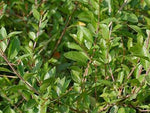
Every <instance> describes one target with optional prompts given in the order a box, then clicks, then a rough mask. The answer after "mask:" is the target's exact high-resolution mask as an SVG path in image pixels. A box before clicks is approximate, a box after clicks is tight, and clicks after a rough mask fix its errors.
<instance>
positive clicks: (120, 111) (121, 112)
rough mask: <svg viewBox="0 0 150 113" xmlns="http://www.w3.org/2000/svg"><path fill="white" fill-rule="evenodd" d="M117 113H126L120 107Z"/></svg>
mask: <svg viewBox="0 0 150 113" xmlns="http://www.w3.org/2000/svg"><path fill="white" fill-rule="evenodd" d="M118 113H127V112H126V110H125V108H123V107H121V108H119V110H118Z"/></svg>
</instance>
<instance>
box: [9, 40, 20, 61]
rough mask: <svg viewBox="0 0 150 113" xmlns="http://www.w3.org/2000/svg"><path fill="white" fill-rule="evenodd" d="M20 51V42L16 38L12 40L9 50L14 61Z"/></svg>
mask: <svg viewBox="0 0 150 113" xmlns="http://www.w3.org/2000/svg"><path fill="white" fill-rule="evenodd" d="M19 50H20V41H19V39H18V38H17V37H15V38H13V39H12V41H11V43H10V46H9V50H8V56H9V58H10V59H13V58H14V57H16V55H17V54H18V52H19Z"/></svg>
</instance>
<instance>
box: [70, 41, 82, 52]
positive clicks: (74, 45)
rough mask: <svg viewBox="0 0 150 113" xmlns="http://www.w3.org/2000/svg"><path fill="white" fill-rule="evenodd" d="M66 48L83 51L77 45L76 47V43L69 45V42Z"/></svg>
mask: <svg viewBox="0 0 150 113" xmlns="http://www.w3.org/2000/svg"><path fill="white" fill-rule="evenodd" d="M67 46H68V48H70V49H75V50H79V51H82V50H83V49H82V48H81V47H80V46H79V45H77V44H76V43H70V42H68V43H67Z"/></svg>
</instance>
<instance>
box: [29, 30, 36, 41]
mask: <svg viewBox="0 0 150 113" xmlns="http://www.w3.org/2000/svg"><path fill="white" fill-rule="evenodd" d="M29 37H30V38H31V39H32V40H35V39H36V34H35V33H34V32H29Z"/></svg>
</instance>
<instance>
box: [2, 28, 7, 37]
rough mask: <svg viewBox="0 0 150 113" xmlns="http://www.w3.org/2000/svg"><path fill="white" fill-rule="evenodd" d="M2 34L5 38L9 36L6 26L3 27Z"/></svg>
mask: <svg viewBox="0 0 150 113" xmlns="http://www.w3.org/2000/svg"><path fill="white" fill-rule="evenodd" d="M1 34H2V37H3V38H7V32H6V29H5V28H4V27H2V28H1Z"/></svg>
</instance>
